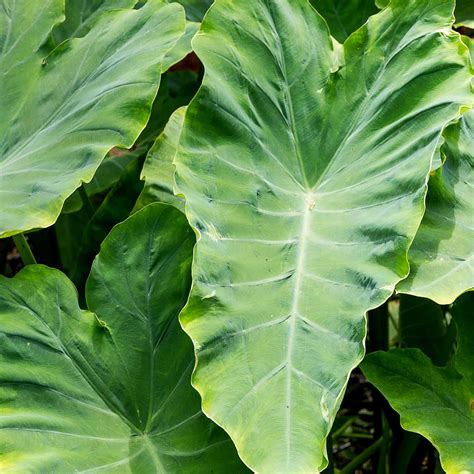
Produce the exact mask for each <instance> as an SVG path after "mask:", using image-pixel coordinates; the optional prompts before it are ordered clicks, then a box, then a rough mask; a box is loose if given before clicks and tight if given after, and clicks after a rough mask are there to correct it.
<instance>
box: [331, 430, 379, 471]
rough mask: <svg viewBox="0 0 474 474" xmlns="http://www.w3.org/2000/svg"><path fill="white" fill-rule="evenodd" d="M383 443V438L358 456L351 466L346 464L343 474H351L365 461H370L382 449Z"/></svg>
mask: <svg viewBox="0 0 474 474" xmlns="http://www.w3.org/2000/svg"><path fill="white" fill-rule="evenodd" d="M382 442H383V437H382V438H379V439H378V440H377V441H376V442H375V443H373V444H372V445H370V446H369V447H368V448H367V449H366V450H365V451H362V452H361V453H360V454H359V455H358V456H356V457H355V458H354V459H353V460H352V461H351V462H350V463H349V464H346V465H345V466H344V468H343V469H341V471H340V472H341V474H350V473H352V472H353V471H354V470H355V468H356V467H359V466H360V465H361V464H363V463H364V462H365V461H367V460H368V459H370V457H371V456H372V455H373V454H374V453H375V452H376V451H377V450H378V449H379V448H380V446H381V445H382Z"/></svg>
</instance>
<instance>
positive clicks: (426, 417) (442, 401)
mask: <svg viewBox="0 0 474 474" xmlns="http://www.w3.org/2000/svg"><path fill="white" fill-rule="evenodd" d="M472 303H473V301H472V295H471V294H466V295H463V296H462V297H461V298H460V299H459V301H458V302H456V303H455V305H454V308H453V315H454V317H455V321H456V325H457V327H458V331H457V332H458V350H457V352H456V354H455V357H454V360H453V364H452V365H451V366H448V367H443V368H441V367H436V366H435V365H433V364H432V362H431V361H430V360H429V358H428V357H427V356H426V355H424V354H423V353H422V352H421V351H420V350H418V349H395V350H391V351H389V352H374V353H372V354H369V355H368V356H367V357H366V358H365V360H364V362H363V364H362V369H363V371H364V373H365V374H366V375H367V377H368V378H369V380H370V381H371V382H372V383H373V384H375V386H376V387H377V388H378V389H379V390H380V391H381V392H382V393H383V395H384V396H385V397H386V398H387V399H388V401H389V402H390V404H391V405H392V407H393V408H394V409H395V410H396V411H397V412H398V413H400V416H401V423H402V426H403V427H404V428H405V429H407V430H410V431H415V432H417V433H420V434H422V435H423V436H425V437H426V438H428V439H429V440H430V441H431V442H432V443H433V444H434V446H435V447H436V448H437V449H438V450H439V453H440V457H441V463H442V465H443V468H444V469H445V471H446V472H447V473H448V474H461V473H471V472H474V406H473V393H474V369H473V368H474V343H473V338H472V334H473V333H474V319H473V318H472Z"/></svg>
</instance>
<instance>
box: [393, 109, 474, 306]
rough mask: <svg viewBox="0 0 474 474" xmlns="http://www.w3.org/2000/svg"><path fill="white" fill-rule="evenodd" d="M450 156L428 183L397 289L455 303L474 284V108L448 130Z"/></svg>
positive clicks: (448, 151) (442, 302)
mask: <svg viewBox="0 0 474 474" xmlns="http://www.w3.org/2000/svg"><path fill="white" fill-rule="evenodd" d="M444 139H445V143H444V154H445V156H446V161H445V163H444V165H443V166H442V167H440V168H439V169H437V170H436V171H435V172H434V173H432V176H431V177H430V181H429V184H428V195H427V200H426V212H425V215H424V217H423V221H422V222H421V225H420V229H419V230H418V233H417V234H416V238H415V240H414V242H413V245H412V246H411V248H410V253H409V260H410V275H409V276H408V278H407V279H406V280H403V281H401V282H400V283H399V284H398V286H397V291H399V292H401V293H407V294H411V295H415V296H422V297H425V298H430V299H432V300H433V301H436V302H437V303H439V304H449V303H452V302H453V301H454V300H455V299H456V297H457V296H458V295H460V294H461V293H463V292H464V291H466V290H468V289H470V288H472V287H474V253H473V248H472V242H473V241H474V111H473V110H471V111H469V112H466V113H465V114H464V115H463V117H462V118H461V120H460V121H459V122H458V123H457V124H454V125H451V126H450V127H448V128H447V129H446V131H445V133H444Z"/></svg>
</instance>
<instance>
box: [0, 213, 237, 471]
mask: <svg viewBox="0 0 474 474" xmlns="http://www.w3.org/2000/svg"><path fill="white" fill-rule="evenodd" d="M193 244H194V236H193V233H192V232H191V230H190V229H189V227H188V226H187V224H186V221H185V219H184V217H183V216H182V214H181V213H180V212H178V211H176V210H174V209H173V208H172V207H169V206H165V205H160V204H154V205H151V206H148V207H147V208H146V209H143V210H142V211H141V212H139V213H137V214H135V215H134V216H133V217H131V218H130V219H128V220H126V221H125V222H124V223H123V224H120V225H119V226H117V227H116V228H115V229H114V230H113V231H112V232H111V234H110V235H109V236H108V237H107V238H106V239H105V240H104V242H103V244H102V248H101V251H100V253H99V255H98V256H97V258H96V260H95V261H94V265H93V266H92V271H91V274H90V277H89V280H88V282H87V302H88V307H89V310H90V311H83V310H81V309H80V308H79V306H78V303H77V297H76V291H75V289H74V287H73V285H72V284H71V282H70V281H69V280H68V279H67V278H66V277H65V276H64V275H63V274H61V273H60V272H58V271H57V270H53V269H49V268H46V267H43V266H36V265H34V266H29V267H27V268H25V269H24V270H23V271H22V272H21V273H20V274H19V275H17V276H16V277H15V278H14V279H12V280H8V279H6V278H4V277H1V279H0V289H1V290H0V295H1V297H0V331H1V339H2V344H1V345H0V358H1V364H0V380H1V385H0V400H1V406H2V414H3V415H4V416H1V417H0V428H1V433H2V435H1V436H2V440H1V444H2V454H1V455H2V457H1V461H0V463H1V466H2V472H58V473H59V472H72V471H74V472H76V471H78V470H80V471H83V470H99V469H100V470H104V471H105V470H109V472H112V470H114V472H222V473H223V472H229V471H228V470H230V472H239V471H240V470H242V469H243V467H242V465H241V464H240V461H239V460H238V458H237V456H236V455H235V451H234V448H233V446H232V444H231V443H230V441H229V439H228V438H227V437H226V436H225V434H224V433H223V432H222V431H221V430H220V429H219V428H217V427H216V426H215V425H213V424H212V422H211V421H210V420H208V419H207V418H206V417H205V416H204V415H203V414H202V412H201V410H200V404H199V397H198V395H197V393H196V392H195V391H194V390H193V389H192V388H191V386H190V384H189V377H190V376H191V370H192V367H193V350H192V345H191V343H190V341H189V340H188V339H187V337H186V335H185V334H184V333H183V332H182V330H181V328H180V326H179V322H178V313H179V310H180V308H181V307H182V305H183V304H184V302H185V301H186V298H187V291H188V288H189V284H190V264H191V255H192V247H193ZM143 262H146V268H143V269H142V271H137V267H139V266H140V265H141V264H142V263H143ZM32 286H33V287H34V288H35V289H36V291H35V292H32V291H31V287H32ZM6 414H8V416H5V415H6ZM26 446H27V449H25V447H26ZM46 446H47V450H46V451H45V447H46ZM115 470H117V471H115Z"/></svg>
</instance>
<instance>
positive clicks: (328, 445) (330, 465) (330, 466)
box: [324, 434, 334, 474]
mask: <svg viewBox="0 0 474 474" xmlns="http://www.w3.org/2000/svg"><path fill="white" fill-rule="evenodd" d="M326 449H327V455H328V461H329V463H328V467H327V468H326V469H325V470H324V474H334V455H333V452H332V436H331V434H329V436H328V438H327V440H326Z"/></svg>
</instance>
